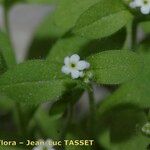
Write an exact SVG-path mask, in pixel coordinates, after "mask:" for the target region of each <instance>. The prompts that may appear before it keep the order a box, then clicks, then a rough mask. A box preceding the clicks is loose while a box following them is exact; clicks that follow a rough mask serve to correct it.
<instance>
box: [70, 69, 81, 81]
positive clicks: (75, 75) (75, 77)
mask: <svg viewBox="0 0 150 150" xmlns="http://www.w3.org/2000/svg"><path fill="white" fill-rule="evenodd" d="M71 77H72V78H73V79H77V78H79V77H80V72H79V71H78V70H73V71H71Z"/></svg>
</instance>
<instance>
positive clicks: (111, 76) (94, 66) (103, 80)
mask: <svg viewBox="0 0 150 150" xmlns="http://www.w3.org/2000/svg"><path fill="white" fill-rule="evenodd" d="M88 61H89V63H90V64H91V71H92V72H93V75H94V81H95V82H96V83H100V84H119V83H123V82H125V81H127V80H130V79H132V78H134V77H135V76H136V75H137V74H138V73H139V71H141V64H142V62H141V59H140V57H139V56H138V55H137V54H136V53H133V52H131V51H125V50H110V51H105V52H101V53H98V54H95V55H93V56H90V57H89V58H88Z"/></svg>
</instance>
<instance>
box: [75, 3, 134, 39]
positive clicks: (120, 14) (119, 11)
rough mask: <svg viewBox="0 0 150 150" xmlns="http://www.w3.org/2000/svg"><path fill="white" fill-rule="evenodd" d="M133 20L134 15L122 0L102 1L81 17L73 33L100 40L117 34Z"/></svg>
mask: <svg viewBox="0 0 150 150" xmlns="http://www.w3.org/2000/svg"><path fill="white" fill-rule="evenodd" d="M122 18H123V19H122ZM131 20H132V15H131V14H130V13H129V12H128V11H127V10H126V8H125V7H124V6H123V4H122V3H121V1H120V0H116V1H114V0H108V1H105V0H101V1H100V2H99V3H96V4H95V5H93V6H91V7H90V8H89V9H88V10H87V11H85V12H84V13H83V14H82V15H81V16H80V18H79V19H78V21H77V23H76V25H75V27H74V29H73V31H74V33H76V34H79V35H81V36H84V37H88V38H92V39H99V38H103V37H106V36H109V35H111V34H113V33H115V32H117V31H118V30H120V29H121V28H122V27H123V26H125V25H126V24H127V23H128V22H129V21H131ZM110 24H111V25H110Z"/></svg>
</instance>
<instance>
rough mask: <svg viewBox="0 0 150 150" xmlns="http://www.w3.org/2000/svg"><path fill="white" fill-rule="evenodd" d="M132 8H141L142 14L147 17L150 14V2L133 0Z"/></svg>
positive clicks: (149, 0) (147, 0)
mask: <svg viewBox="0 0 150 150" xmlns="http://www.w3.org/2000/svg"><path fill="white" fill-rule="evenodd" d="M130 7H131V8H137V7H139V8H140V10H141V13H142V14H144V15H147V14H149V13H150V0H133V1H132V2H131V3H130Z"/></svg>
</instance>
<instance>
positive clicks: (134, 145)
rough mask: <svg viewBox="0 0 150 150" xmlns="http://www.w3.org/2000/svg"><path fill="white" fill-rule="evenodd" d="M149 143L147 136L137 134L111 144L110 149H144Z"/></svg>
mask: <svg viewBox="0 0 150 150" xmlns="http://www.w3.org/2000/svg"><path fill="white" fill-rule="evenodd" d="M148 145H149V138H147V137H145V136H143V135H141V134H139V135H136V136H134V137H132V138H131V139H128V140H127V141H124V142H122V143H118V144H112V145H111V150H146V149H147V147H148Z"/></svg>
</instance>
